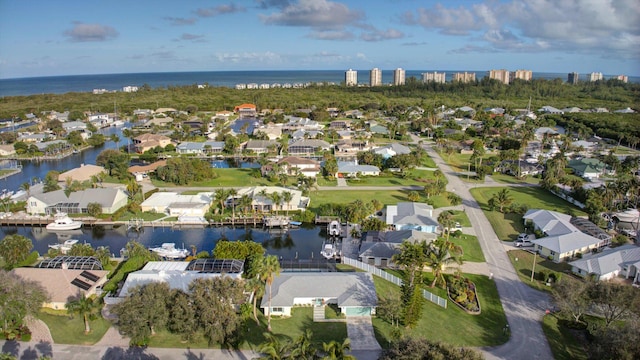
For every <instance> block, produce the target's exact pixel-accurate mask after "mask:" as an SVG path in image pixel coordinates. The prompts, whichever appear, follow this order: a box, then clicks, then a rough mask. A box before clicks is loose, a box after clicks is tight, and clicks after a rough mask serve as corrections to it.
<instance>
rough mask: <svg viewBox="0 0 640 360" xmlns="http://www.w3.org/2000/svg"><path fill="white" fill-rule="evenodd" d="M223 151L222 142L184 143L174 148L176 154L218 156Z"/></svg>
mask: <svg viewBox="0 0 640 360" xmlns="http://www.w3.org/2000/svg"><path fill="white" fill-rule="evenodd" d="M223 149H224V141H205V142H190V141H184V142H181V143H180V144H178V146H176V152H177V153H178V154H194V155H210V154H219V153H221V152H222V150H223Z"/></svg>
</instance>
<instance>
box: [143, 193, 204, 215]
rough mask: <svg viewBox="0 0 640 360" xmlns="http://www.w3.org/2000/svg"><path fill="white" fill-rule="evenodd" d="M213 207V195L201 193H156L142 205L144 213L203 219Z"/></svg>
mask: <svg viewBox="0 0 640 360" xmlns="http://www.w3.org/2000/svg"><path fill="white" fill-rule="evenodd" d="M211 205H213V195H212V194H211V193H210V192H201V193H198V194H195V195H182V194H179V193H176V192H156V193H154V194H152V195H151V196H149V198H148V199H146V200H145V201H143V202H142V204H140V208H141V210H142V211H150V212H156V213H160V214H168V215H171V216H191V217H202V216H204V215H205V214H206V213H207V211H209V208H210V207H211Z"/></svg>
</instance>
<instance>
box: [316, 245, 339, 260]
mask: <svg viewBox="0 0 640 360" xmlns="http://www.w3.org/2000/svg"><path fill="white" fill-rule="evenodd" d="M320 255H322V256H324V257H325V258H327V259H333V258H334V257H335V256H336V255H337V253H336V247H335V246H334V245H333V244H331V243H326V244H324V247H323V248H322V251H320Z"/></svg>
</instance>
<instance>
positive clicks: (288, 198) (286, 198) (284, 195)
mask: <svg viewBox="0 0 640 360" xmlns="http://www.w3.org/2000/svg"><path fill="white" fill-rule="evenodd" d="M291 200H293V194H292V193H291V191H283V192H282V202H283V203H284V204H287V216H289V207H290V206H291V204H290V203H289V202H290V201H291Z"/></svg>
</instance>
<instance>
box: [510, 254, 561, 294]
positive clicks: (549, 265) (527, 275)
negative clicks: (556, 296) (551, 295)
mask: <svg viewBox="0 0 640 360" xmlns="http://www.w3.org/2000/svg"><path fill="white" fill-rule="evenodd" d="M507 254H508V255H509V260H511V264H513V267H514V268H515V269H516V273H517V274H518V277H519V278H520V280H522V282H523V283H525V284H527V285H529V286H531V287H533V288H536V289H538V290H542V291H550V290H551V289H550V288H549V286H547V285H545V284H544V282H542V281H540V280H538V279H536V276H534V279H533V281H531V271H532V270H533V259H534V258H535V260H536V267H535V272H536V274H537V273H539V272H541V271H544V272H545V273H546V274H547V275H548V274H550V273H551V272H555V273H564V272H566V271H570V270H571V266H570V265H569V264H567V263H555V262H553V261H551V260H548V259H545V258H543V257H540V256H535V255H534V254H532V253H530V252H529V251H526V250H510V251H508V252H507ZM516 259H517V260H516ZM562 276H569V275H567V274H563V275H562Z"/></svg>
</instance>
